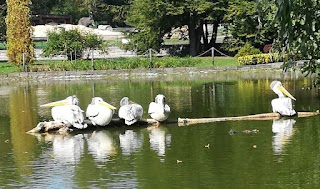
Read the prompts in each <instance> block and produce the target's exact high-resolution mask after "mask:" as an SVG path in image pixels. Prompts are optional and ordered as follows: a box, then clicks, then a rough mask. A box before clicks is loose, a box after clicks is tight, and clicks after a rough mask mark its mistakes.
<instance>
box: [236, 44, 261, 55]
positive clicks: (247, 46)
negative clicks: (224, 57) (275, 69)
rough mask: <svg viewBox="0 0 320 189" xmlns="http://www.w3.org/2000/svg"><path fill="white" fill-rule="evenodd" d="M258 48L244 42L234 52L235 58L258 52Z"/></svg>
mask: <svg viewBox="0 0 320 189" xmlns="http://www.w3.org/2000/svg"><path fill="white" fill-rule="evenodd" d="M260 53H261V52H260V50H259V49H257V48H255V47H253V46H252V45H251V44H250V43H246V44H245V45H244V46H243V47H242V48H241V49H240V50H239V52H238V53H237V54H236V56H235V58H238V57H240V56H246V55H253V54H260Z"/></svg>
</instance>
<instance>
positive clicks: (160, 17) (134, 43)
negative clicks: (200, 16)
mask: <svg viewBox="0 0 320 189" xmlns="http://www.w3.org/2000/svg"><path fill="white" fill-rule="evenodd" d="M168 6H169V5H168V4H166V2H165V1H163V0H156V1H154V0H134V2H133V5H132V7H131V10H130V12H129V16H128V18H127V23H128V24H129V25H131V26H134V27H135V28H136V30H137V31H138V32H136V33H133V34H131V36H130V38H131V41H130V45H131V48H134V49H136V50H137V52H138V53H143V52H145V51H146V50H148V49H149V48H153V49H156V50H158V49H160V46H161V43H162V36H163V35H164V34H165V33H166V32H167V31H168V30H169V29H170V28H171V26H172V25H171V24H169V23H170V20H172V19H170V17H169V15H167V12H168ZM164 20H167V22H164Z"/></svg>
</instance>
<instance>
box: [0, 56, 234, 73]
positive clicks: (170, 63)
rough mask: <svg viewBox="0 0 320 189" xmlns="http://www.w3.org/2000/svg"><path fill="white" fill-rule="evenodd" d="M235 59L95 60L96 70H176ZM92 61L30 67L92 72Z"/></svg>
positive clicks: (6, 67) (1, 67)
mask: <svg viewBox="0 0 320 189" xmlns="http://www.w3.org/2000/svg"><path fill="white" fill-rule="evenodd" d="M237 65H238V64H237V61H236V59H235V58H230V57H215V59H214V64H213V62H212V58H211V57H161V58H160V57H154V58H152V63H151V64H150V59H149V58H113V59H97V60H94V69H96V70H117V69H142V68H150V66H151V67H152V68H175V67H198V68H206V67H234V66H237ZM91 69H92V63H91V61H90V60H76V61H74V60H73V61H36V62H34V63H33V64H32V65H29V70H30V71H31V72H41V71H72V70H91ZM22 70H23V68H22V66H19V67H17V66H14V65H13V64H9V63H0V73H2V74H5V73H12V72H19V71H22Z"/></svg>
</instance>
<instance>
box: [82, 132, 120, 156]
mask: <svg viewBox="0 0 320 189" xmlns="http://www.w3.org/2000/svg"><path fill="white" fill-rule="evenodd" d="M87 141H88V151H89V153H91V154H92V156H93V157H94V158H95V159H96V160H98V161H106V160H108V157H110V156H112V155H116V153H117V152H116V147H115V143H114V141H113V139H112V136H111V134H110V133H109V132H107V131H95V132H93V133H92V135H91V136H90V137H89V138H88V140H87Z"/></svg>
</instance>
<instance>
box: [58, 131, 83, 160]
mask: <svg viewBox="0 0 320 189" xmlns="http://www.w3.org/2000/svg"><path fill="white" fill-rule="evenodd" d="M84 138H85V136H84V135H83V134H78V135H75V136H67V137H64V136H59V135H55V136H54V137H53V141H52V146H53V155H54V158H55V159H56V160H57V161H58V162H59V163H66V164H69V163H71V164H75V163H78V162H79V160H80V157H81V155H82V154H83V152H84Z"/></svg>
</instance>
